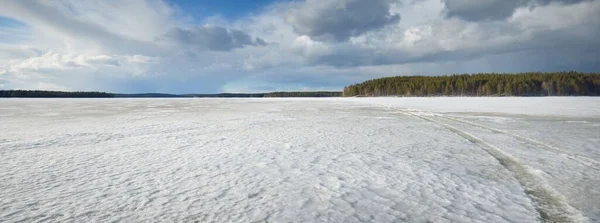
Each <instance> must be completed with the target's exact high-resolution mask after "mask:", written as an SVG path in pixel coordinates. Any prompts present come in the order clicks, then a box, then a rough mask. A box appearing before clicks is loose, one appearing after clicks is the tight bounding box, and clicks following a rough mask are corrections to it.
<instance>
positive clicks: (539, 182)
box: [0, 97, 600, 222]
mask: <svg viewBox="0 0 600 223" xmlns="http://www.w3.org/2000/svg"><path fill="white" fill-rule="evenodd" d="M0 131H1V132H2V134H0V157H1V159H0V222H17V221H26V222H31V221H47V222H57V221H61V222H62V221H77V222H88V221H102V222H105V221H121V222H131V221H152V222H154V221H183V222H193V221H199V222H210V221H215V222H255V221H268V222H427V221H430V222H536V221H571V222H586V221H591V222H594V221H600V189H598V188H600V187H598V186H597V185H600V162H599V161H600V148H599V146H598V145H600V100H599V99H597V98H587V97H586V98H331V99H2V100H0Z"/></svg>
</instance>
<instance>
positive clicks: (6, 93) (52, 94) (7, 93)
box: [0, 90, 342, 98]
mask: <svg viewBox="0 0 600 223" xmlns="http://www.w3.org/2000/svg"><path fill="white" fill-rule="evenodd" d="M341 96H342V92H339V91H306V92H269V93H220V94H161V93H144V94H114V93H107V92H93V91H92V92H87V91H73V92H65V91H41V90H0V98H263V97H341Z"/></svg>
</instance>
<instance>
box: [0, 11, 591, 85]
mask: <svg viewBox="0 0 600 223" xmlns="http://www.w3.org/2000/svg"><path fill="white" fill-rule="evenodd" d="M598 12H600V0H256V1H249V0H248V1H246V0H128V1H122V0H0V89H40V90H65V91H75V90H76V91H107V92H118V93H143V92H160V93H217V92H268V91H298V90H300V91H304V90H341V89H342V88H343V87H344V86H346V85H350V84H354V83H360V82H363V81H365V80H368V79H372V78H378V77H384V76H401V75H447V74H455V73H479V72H532V71H544V72H545V71H581V72H598V71H600V41H599V39H600V16H599V15H598Z"/></svg>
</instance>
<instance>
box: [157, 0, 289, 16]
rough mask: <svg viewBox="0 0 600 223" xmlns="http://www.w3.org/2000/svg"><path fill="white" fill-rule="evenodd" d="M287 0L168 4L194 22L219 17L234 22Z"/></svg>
mask: <svg viewBox="0 0 600 223" xmlns="http://www.w3.org/2000/svg"><path fill="white" fill-rule="evenodd" d="M286 1H287V0H169V1H168V2H169V3H170V4H172V5H175V6H177V7H179V8H181V9H183V10H184V11H185V12H186V13H188V14H189V15H191V16H193V17H194V18H195V20H196V21H202V20H203V19H204V18H206V17H210V16H215V15H218V16H221V17H223V18H224V19H227V20H235V19H238V18H240V17H243V16H247V15H249V14H255V13H259V12H260V11H262V10H263V9H264V8H265V7H268V6H269V5H271V4H273V3H277V2H286Z"/></svg>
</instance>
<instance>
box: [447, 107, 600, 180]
mask: <svg viewBox="0 0 600 223" xmlns="http://www.w3.org/2000/svg"><path fill="white" fill-rule="evenodd" d="M436 117H440V118H443V119H446V120H450V121H454V122H458V123H462V124H465V125H470V126H473V127H477V128H482V129H485V130H489V131H491V132H493V133H498V134H503V135H507V136H510V137H513V138H515V139H517V140H519V141H521V142H524V143H527V144H531V145H534V146H538V147H539V148H542V149H545V150H548V151H551V152H555V153H560V154H564V155H567V157H568V158H569V159H572V160H575V161H577V162H579V163H581V164H583V165H585V166H588V167H591V168H594V169H596V170H600V161H596V160H595V159H592V158H588V157H584V156H581V155H577V154H573V153H572V152H570V151H567V150H564V149H561V148H558V147H556V146H552V145H548V144H545V143H542V142H540V141H537V140H535V139H531V138H527V137H524V136H520V135H516V134H513V133H510V132H507V131H503V130H500V129H496V128H491V127H487V126H484V125H480V124H476V123H472V122H468V121H465V120H461V119H458V118H453V117H447V116H441V115H436Z"/></svg>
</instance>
